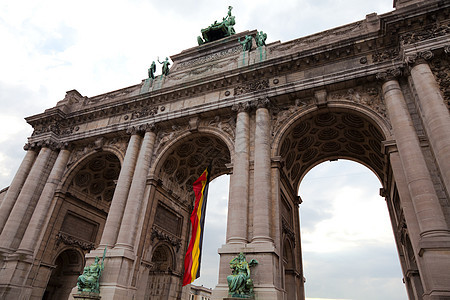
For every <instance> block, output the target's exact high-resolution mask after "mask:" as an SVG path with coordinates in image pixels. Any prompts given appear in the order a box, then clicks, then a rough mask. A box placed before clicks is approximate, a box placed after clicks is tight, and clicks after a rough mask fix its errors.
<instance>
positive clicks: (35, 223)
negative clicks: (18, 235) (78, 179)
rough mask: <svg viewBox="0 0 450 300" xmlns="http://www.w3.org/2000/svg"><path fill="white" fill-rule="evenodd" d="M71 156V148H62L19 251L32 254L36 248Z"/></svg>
mask: <svg viewBox="0 0 450 300" xmlns="http://www.w3.org/2000/svg"><path fill="white" fill-rule="evenodd" d="M69 157H70V150H68V149H64V148H63V149H61V150H60V152H59V154H58V157H57V158H56V161H55V164H54V165H53V168H52V171H51V173H50V175H49V177H48V179H47V182H46V184H45V186H44V189H43V191H42V193H41V196H40V197H39V200H38V203H37V205H36V208H35V210H34V212H33V215H32V217H31V220H30V223H29V224H28V227H27V230H26V231H25V234H24V236H23V239H22V242H21V243H20V246H19V249H18V251H19V252H22V253H28V254H32V253H33V252H34V251H35V250H36V246H37V244H38V239H39V235H40V233H41V232H43V231H44V222H45V219H46V217H47V213H48V211H49V209H50V206H51V203H52V200H53V196H54V194H55V191H56V188H57V187H58V185H59V183H60V182H61V177H62V175H63V172H64V170H65V168H66V165H67V161H68V160H69Z"/></svg>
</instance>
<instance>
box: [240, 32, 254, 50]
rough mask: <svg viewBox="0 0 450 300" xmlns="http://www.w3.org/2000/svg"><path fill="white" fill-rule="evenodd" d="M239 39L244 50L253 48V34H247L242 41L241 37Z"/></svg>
mask: <svg viewBox="0 0 450 300" xmlns="http://www.w3.org/2000/svg"><path fill="white" fill-rule="evenodd" d="M238 41H239V43H240V44H241V45H242V50H243V51H250V50H252V36H251V35H246V36H245V38H244V40H243V41H241V38H239V39H238Z"/></svg>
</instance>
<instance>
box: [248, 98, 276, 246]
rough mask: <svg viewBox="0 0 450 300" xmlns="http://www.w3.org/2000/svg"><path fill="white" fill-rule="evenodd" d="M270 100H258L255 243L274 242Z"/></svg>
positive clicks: (255, 160)
mask: <svg viewBox="0 0 450 300" xmlns="http://www.w3.org/2000/svg"><path fill="white" fill-rule="evenodd" d="M269 103H270V102H269V99H267V98H265V99H259V100H257V110H256V128H255V152H254V153H255V158H254V162H255V167H254V176H253V178H254V183H253V187H254V190H253V238H252V243H253V242H272V241H273V240H272V238H271V237H270V200H271V195H272V193H271V185H272V181H271V158H270V138H271V137H270V116H269V110H268V109H267V106H268V105H269Z"/></svg>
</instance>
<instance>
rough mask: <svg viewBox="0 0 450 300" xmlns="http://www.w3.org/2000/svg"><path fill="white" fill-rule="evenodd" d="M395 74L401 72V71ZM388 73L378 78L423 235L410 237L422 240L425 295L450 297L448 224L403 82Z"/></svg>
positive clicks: (422, 273)
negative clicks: (408, 104)
mask: <svg viewBox="0 0 450 300" xmlns="http://www.w3.org/2000/svg"><path fill="white" fill-rule="evenodd" d="M391 73H392V72H391ZM392 74H393V75H397V74H398V72H394V73H392ZM386 75H389V72H387V73H384V74H383V75H382V76H380V74H378V75H377V77H378V78H383V77H384V78H383V79H384V80H385V83H384V84H383V94H384V99H385V102H386V108H387V111H388V115H389V119H390V121H391V124H392V129H393V131H394V136H395V140H396V143H397V149H398V154H399V156H400V161H401V165H402V167H403V172H404V182H405V183H406V185H407V187H408V191H409V194H410V196H411V202H412V206H413V208H414V213H415V217H416V219H417V223H418V227H419V228H418V229H419V230H418V231H419V234H420V235H419V236H417V235H416V237H413V236H410V238H411V241H412V242H413V243H414V240H416V241H417V240H418V246H417V248H418V249H419V251H418V253H417V254H418V256H419V258H420V259H419V261H418V262H417V264H418V266H420V265H422V266H426V267H424V268H422V269H420V267H419V270H420V271H421V274H420V275H421V280H422V283H423V288H424V294H423V296H422V298H423V299H426V300H428V299H430V300H431V299H433V300H434V299H436V300H437V299H444V298H448V297H450V289H449V286H448V279H449V275H448V274H449V272H448V270H450V256H449V251H448V250H449V245H450V235H449V232H448V228H447V223H446V221H445V218H444V214H443V212H442V208H441V205H440V202H439V198H438V197H437V195H436V191H435V189H434V186H433V182H432V180H431V176H430V173H429V171H428V168H427V163H426V161H425V158H424V156H423V153H422V150H421V147H420V143H419V138H418V136H417V134H416V131H415V129H414V125H413V122H412V119H411V116H410V114H409V111H408V108H407V105H406V102H405V99H404V97H403V93H402V91H401V89H400V85H399V83H398V81H397V80H395V79H394V78H393V77H391V76H386ZM397 177H398V178H399V177H400V176H399V175H397ZM411 229H413V228H411ZM413 246H414V245H413Z"/></svg>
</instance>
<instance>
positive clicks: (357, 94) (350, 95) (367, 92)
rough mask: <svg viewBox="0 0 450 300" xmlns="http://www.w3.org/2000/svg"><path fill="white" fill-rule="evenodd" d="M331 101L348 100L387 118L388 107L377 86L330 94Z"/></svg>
mask: <svg viewBox="0 0 450 300" xmlns="http://www.w3.org/2000/svg"><path fill="white" fill-rule="evenodd" d="M328 97H329V100H330V101H333V100H335V101H337V100H344V101H345V100H348V101H352V102H355V103H358V104H361V105H364V106H368V107H370V108H371V109H372V110H374V111H376V112H377V113H378V114H380V115H382V116H383V117H386V106H385V105H384V103H383V101H382V100H381V97H380V91H379V89H378V87H376V86H367V87H355V88H351V89H348V90H341V91H337V92H333V93H330V95H329V96H328Z"/></svg>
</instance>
